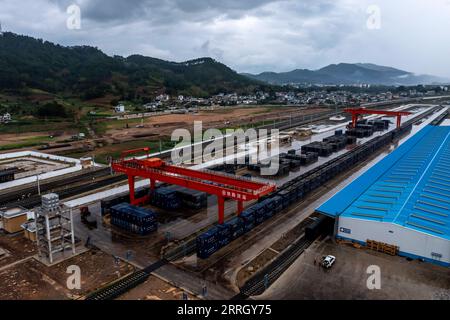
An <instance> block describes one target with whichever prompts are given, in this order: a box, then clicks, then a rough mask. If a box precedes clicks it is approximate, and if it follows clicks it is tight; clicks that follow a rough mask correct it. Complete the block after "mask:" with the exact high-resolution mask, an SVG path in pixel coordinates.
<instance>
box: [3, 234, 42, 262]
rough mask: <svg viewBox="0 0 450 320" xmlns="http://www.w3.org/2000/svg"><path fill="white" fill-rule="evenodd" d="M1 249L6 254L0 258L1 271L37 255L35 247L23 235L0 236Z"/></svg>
mask: <svg viewBox="0 0 450 320" xmlns="http://www.w3.org/2000/svg"><path fill="white" fill-rule="evenodd" d="M0 248H1V249H3V250H4V251H5V254H4V255H3V256H2V257H0V270H1V269H2V268H3V267H5V266H7V265H10V264H12V263H15V262H17V261H20V260H22V259H26V258H28V257H31V256H33V255H34V254H35V253H36V247H35V245H34V244H33V243H32V242H31V241H29V240H27V239H26V238H25V237H24V236H23V234H22V233H20V234H15V235H6V234H0Z"/></svg>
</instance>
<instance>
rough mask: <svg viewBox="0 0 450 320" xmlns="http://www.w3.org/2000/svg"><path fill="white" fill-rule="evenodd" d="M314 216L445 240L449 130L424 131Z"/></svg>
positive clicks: (449, 208) (449, 210) (449, 204)
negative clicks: (389, 225)
mask: <svg viewBox="0 0 450 320" xmlns="http://www.w3.org/2000/svg"><path fill="white" fill-rule="evenodd" d="M317 211H319V212H321V213H323V214H326V215H329V216H333V217H335V216H345V217H350V218H355V219H365V220H374V221H380V222H388V223H395V224H398V225H401V226H404V227H406V228H410V229H414V230H417V231H420V232H424V233H428V234H431V235H434V236H438V237H442V238H446V239H450V126H444V127H435V126H426V127H425V128H424V129H422V130H421V131H419V132H418V133H417V134H415V135H414V136H413V137H411V138H410V139H409V140H408V141H406V142H405V143H403V144H402V145H401V146H400V147H399V148H397V149H396V150H395V151H394V152H392V153H391V154H389V155H388V156H386V157H385V158H384V159H383V160H381V161H380V162H378V163H377V164H376V165H374V166H373V167H372V168H370V169H369V170H368V171H367V172H365V173H364V174H363V175H361V176H360V177H359V178H358V179H356V180H355V181H353V182H352V183H351V184H350V185H349V186H347V187H346V188H344V189H343V190H341V191H340V192H339V193H338V194H336V195H335V196H334V197H333V198H331V199H330V200H329V201H327V202H326V203H324V204H323V205H322V206H321V207H319V208H318V209H317Z"/></svg>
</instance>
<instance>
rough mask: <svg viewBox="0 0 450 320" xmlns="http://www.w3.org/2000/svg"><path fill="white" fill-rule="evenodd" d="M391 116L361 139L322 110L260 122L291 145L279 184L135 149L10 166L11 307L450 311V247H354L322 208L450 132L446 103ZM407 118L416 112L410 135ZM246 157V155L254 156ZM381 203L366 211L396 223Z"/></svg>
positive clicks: (2, 201)
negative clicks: (220, 302)
mask: <svg viewBox="0 0 450 320" xmlns="http://www.w3.org/2000/svg"><path fill="white" fill-rule="evenodd" d="M377 109H378V110H381V113H384V114H370V113H369V114H368V115H364V116H365V118H356V120H355V119H354V120H355V122H354V128H353V129H352V128H350V127H348V126H349V123H350V122H351V120H352V119H351V116H350V115H349V114H345V113H343V115H344V116H345V120H343V121H340V122H335V121H331V120H329V118H330V115H331V114H330V113H328V112H326V110H322V109H314V110H308V111H307V112H302V113H299V115H298V116H291V117H290V118H288V119H284V120H282V121H279V122H270V124H267V123H264V119H265V118H264V115H263V113H261V114H258V115H257V116H255V115H254V116H253V118H252V119H251V122H252V123H253V124H255V123H256V122H257V123H258V126H259V127H261V128H266V129H275V128H276V129H279V130H280V131H281V134H280V136H281V137H282V138H283V139H284V140H283V141H281V142H280V147H279V153H278V154H277V155H276V156H277V158H278V159H279V168H278V171H277V173H276V174H275V175H272V176H265V175H262V174H261V172H262V170H263V169H264V165H263V164H261V163H257V164H249V163H244V164H218V162H217V161H206V162H203V163H201V164H196V165H174V164H172V163H171V161H170V156H171V151H170V150H169V151H163V152H157V153H153V154H150V155H148V153H149V152H152V150H150V151H149V150H142V149H139V150H134V151H145V152H147V155H146V156H142V154H139V157H138V156H137V154H136V155H134V154H133V153H130V154H124V155H123V157H116V158H115V159H114V161H112V162H111V164H110V165H105V164H97V163H95V161H94V159H92V158H82V159H78V158H75V157H71V156H60V155H56V154H50V153H48V154H47V153H45V152H46V151H45V150H40V151H39V150H34V151H15V152H9V153H2V154H0V178H1V179H2V180H0V190H1V193H0V213H2V215H1V217H0V229H1V231H0V282H1V283H2V284H3V286H2V290H0V299H11V300H12V299H79V300H107V299H123V300H129V299H140V300H168V299H169V300H180V299H189V300H196V299H212V300H215V299H235V300H243V299H399V298H411V299H450V277H449V274H448V267H449V265H450V262H448V263H447V261H449V260H448V259H450V258H449V255H450V247H449V246H448V245H447V244H444V245H442V246H436V248H434V247H433V248H430V250H431V251H432V253H433V255H432V257H434V258H428V257H426V256H423V255H421V254H416V253H414V254H413V253H410V252H409V251H408V252H407V253H406V252H404V250H403V248H401V247H400V248H399V247H398V246H397V247H395V243H393V242H392V243H385V241H381V240H380V241H378V239H374V238H366V239H367V240H368V241H369V240H371V241H375V242H377V241H378V242H377V245H379V246H382V247H383V249H382V250H381V249H380V250H370V249H369V248H368V245H367V244H368V243H369V242H366V241H365V240H366V239H364V240H362V241H361V240H360V239H359V238H358V239H356V238H351V237H350V235H349V236H348V237H344V236H342V232H346V230H347V229H346V226H345V225H341V224H340V223H343V222H340V221H341V220H340V217H339V214H338V213H336V215H335V216H333V214H331V213H329V212H328V211H326V210H323V211H322V210H319V209H318V208H319V207H320V208H321V206H322V205H323V204H324V203H328V202H327V201H332V200H333V199H335V197H338V196H339V191H341V190H344V189H345V190H347V188H351V183H352V182H354V181H355V180H356V179H358V178H360V177H364V176H367V175H370V174H371V172H372V171H373V170H374V169H373V168H374V167H376V166H377V165H379V164H380V163H382V162H383V161H384V160H383V159H385V158H388V157H393V156H395V155H396V154H398V153H399V152H402V150H403V149H405V148H407V146H408V145H409V144H411V143H412V142H411V141H414V139H418V138H417V137H419V136H420V135H421V132H423V130H431V129H429V128H430V127H438V128H447V127H448V123H449V121H450V120H449V118H450V110H449V107H448V101H446V100H435V101H427V102H426V103H425V102H423V103H422V102H420V103H419V102H418V103H417V104H409V105H400V104H399V105H389V106H384V107H383V106H377ZM260 111H261V112H262V111H264V110H260ZM234 112H235V113H236V114H240V113H239V112H241V111H239V110H238V111H236V110H235V111H234ZM274 113H275V112H274V111H273V110H272V111H271V112H270V113H269V114H268V118H270V119H272V118H273V116H274ZM391 113H392V114H391ZM394 113H395V114H400V113H403V114H402V118H401V122H400V123H397V121H396V118H395V116H394V115H393V114H394ZM241 115H242V114H241ZM305 115H307V116H305ZM201 116H202V117H207V116H208V115H207V114H204V115H203V114H202V115H201ZM172 117H174V116H172ZM191 118H192V119H191V120H192V121H194V120H196V119H197V118H198V116H191ZM184 119H185V118H184ZM172 120H173V119H172ZM152 121H153V120H152ZM167 121H168V120H167ZM174 121H175V120H173V121H168V123H169V122H170V123H171V122H174ZM184 121H188V120H186V119H185V120H184ZM189 121H190V120H189ZM243 121H244V120H243ZM248 121H249V120H248V119H247V122H248ZM236 124H239V125H243V124H244V123H236ZM211 125H212V123H211ZM167 128H169V127H167ZM167 128H166V127H165V129H164V130H166V131H167V130H168V129H167ZM170 128H171V127H170ZM111 130H112V131H111V132H112V136H114V137H115V138H117V137H119V136H120V134H121V133H120V130H116V129H111ZM442 130H444V129H442ZM131 131H132V132H134V131H137V130H135V129H133V130H131ZM131 131H130V132H131ZM169 131H170V130H169ZM169 131H167V132H169ZM149 132H150V131H149ZM165 134H166V133H165ZM449 135H450V133H449ZM112 136H111V137H112ZM442 136H444V137H445V138H444V139H443V141H440V140H439V141H437V140H436V141H434V140H433V142H435V143H436V145H437V146H438V147H436V150H435V151H434V152H435V153H436V154H439V155H441V154H442V159H441V163H440V165H441V169H439V167H438V169H436V170H438V171H439V170H441V174H443V175H444V176H440V178H439V176H438V179H440V180H439V181H440V186H441V188H442V189H441V191H440V195H436V194H435V195H434V197H436V196H438V198H434V200H433V201H441V204H440V205H439V206H440V207H441V208H444V210H445V209H447V210H448V207H447V206H448V203H449V201H450V200H449V199H448V197H449V195H450V193H449V189H448V182H449V178H448V176H445V174H446V173H445V172H442V171H443V170H444V167H445V166H447V167H448V164H449V163H450V162H449V161H450V160H448V159H450V158H448V157H449V156H450V153H448V152H450V151H449V150H450V149H448V146H449V145H450V144H448V143H447V140H446V139H448V137H449V136H445V134H442V135H441V136H438V135H437V134H436V137H437V138H436V139H438V138H439V137H442ZM439 139H441V140H442V138H439ZM408 141H409V142H408ZM208 143H209V141H206V142H202V143H201V148H202V149H205V148H207V146H208ZM446 143H447V144H446ZM240 147H241V146H233V147H232V148H233V149H236V150H246V149H245V148H244V149H239V148H240ZM446 148H447V149H446ZM405 152H406V151H405ZM446 152H447V153H448V154H447V153H446ZM405 154H406V153H405ZM427 155H428V153H427ZM272 156H273V155H272ZM410 157H411V159H413V160H415V159H416V158H415V157H416V156H414V155H412V156H410ZM272 160H273V159H272ZM437 160H438V159H435V158H432V159H431V160H430V163H434V161H437ZM411 161H412V160H411ZM428 169H429V168H428V167H427V168H426V170H425V171H427V170H428ZM403 170H405V171H407V170H410V171H411V170H412V169H411V168H406V167H405V168H404V169H403ZM447 172H448V171H447ZM398 174H399V173H398ZM403 174H404V172H403ZM380 175H381V174H380ZM434 176H435V177H436V173H435V174H434ZM423 178H424V177H423V176H422V177H420V179H419V182H420V181H421V180H422V179H423ZM398 179H404V178H402V177H399V178H398ZM366 183H367V185H369V184H371V183H373V182H369V181H367V182H366ZM391 183H396V182H391ZM364 186H365V185H364V184H361V188H360V189H361V190H363V189H365V187H364ZM397 187H398V186H397ZM391 188H395V186H394V187H392V185H391ZM416 188H417V185H416V186H414V188H412V189H413V191H411V192H415V190H416ZM130 190H131V192H130ZM348 190H351V189H348ZM392 190H394V191H392ZM391 191H392V192H394V193H395V189H391ZM435 192H437V191H435ZM55 196H56V198H55ZM358 196H360V197H362V195H359V194H358V195H356V194H355V195H354V198H355V199H356V198H357V197H358ZM391 196H392V194H391V195H389V194H388V195H385V196H384V199H385V201H386V199H388V198H389V197H391ZM410 197H411V195H410V196H409V197H407V196H405V198H407V199H406V200H405V201H408V200H409V198H410ZM430 197H431V196H430V195H429V196H428V199H430ZM330 199H331V200H330ZM364 199H365V200H367V199H366V198H364ZM398 199H403V198H401V197H399V198H398ZM436 199H437V200H436ZM403 200H404V199H403ZM367 201H372V206H368V205H367V206H365V207H364V208H365V209H367V210H370V209H373V210H378V211H380V210H384V209H380V208H379V207H377V205H379V204H380V203H375V202H374V200H367ZM383 203H385V202H383ZM405 203H406V202H405ZM428 204H429V203H428ZM433 204H434V206H438V204H437V203H436V202H433ZM373 206H375V209H374V207H373ZM428 210H429V211H430V210H431V209H428ZM236 212H237V213H238V214H236ZM364 212H365V211H364ZM434 212H435V211H434ZM365 214H366V216H365V217H366V218H367V217H370V218H373V217H374V216H376V215H375V214H369V213H365ZM438 215H439V214H438ZM440 217H443V218H445V219H447V220H445V221H444V222H438V224H439V226H442V229H439V230H442V231H441V232H442V234H437V235H433V236H434V237H436V236H438V237H439V238H443V239H444V240H445V239H446V237H447V235H448V232H449V230H450V227H449V226H450V221H449V220H448V214H446V213H445V212H444V213H442V212H441V213H440ZM52 219H55V221H56V220H57V221H58V222H57V223H54V222H49V221H53V220H52ZM428 220H430V221H428ZM428 220H427V221H428V222H431V223H433V222H436V217H434V218H433V219H432V218H428ZM411 223H412V222H411ZM416 224H417V223H416ZM344 227H345V228H344ZM426 228H427V230H428V231H430V230H431V231H436V228H435V227H432V226H428V225H427V227H426ZM53 229H55V230H58V231H59V230H61V233H58V234H56V231H55V232H53ZM439 230H438V231H439ZM352 232H353V233H352V235H353V234H356V232H355V231H354V230H353V231H352ZM338 235H339V236H338ZM52 237H54V239H55V240H53V238H52ZM380 239H381V238H380ZM383 239H384V238H383ZM381 242H383V243H381ZM379 246H378V247H379ZM390 246H393V247H395V248H394V249H395V254H393V255H389V254H387V253H386V252H387V249H386V247H389V248H390ZM439 250H441V251H442V252H441V251H439ZM381 251H383V252H381ZM437 251H439V252H437ZM328 254H333V255H335V256H336V258H337V260H336V265H335V267H333V268H332V269H330V270H325V269H323V268H321V267H320V266H319V263H318V262H317V261H318V260H320V259H321V257H322V256H324V255H328ZM438 255H440V256H438ZM433 259H435V260H436V261H433ZM437 260H438V261H437ZM435 262H438V263H435ZM370 265H379V266H380V268H381V270H382V285H383V287H382V289H381V290H378V291H374V290H369V289H367V287H366V280H367V277H366V269H367V267H368V266H370ZM70 266H77V267H79V270H80V273H81V284H80V286H79V287H78V288H75V289H70V288H68V286H67V277H68V276H69V274H68V273H67V268H68V267H70ZM384 284H386V285H385V286H384Z"/></svg>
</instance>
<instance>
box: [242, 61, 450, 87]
mask: <svg viewBox="0 0 450 320" xmlns="http://www.w3.org/2000/svg"><path fill="white" fill-rule="evenodd" d="M243 75H245V76H247V77H249V78H251V79H255V80H259V81H264V82H267V83H270V84H277V85H287V84H330V85H337V84H346V85H350V84H361V83H364V84H372V85H417V84H442V83H450V80H449V79H444V78H440V77H435V76H430V75H416V74H414V73H412V72H408V71H404V70H399V69H395V68H391V67H385V66H379V65H375V64H371V63H354V64H351V63H339V64H330V65H329V66H326V67H324V68H322V69H319V70H308V69H296V70H293V71H290V72H281V73H275V72H263V73H260V74H257V75H255V74H249V73H244V74H243Z"/></svg>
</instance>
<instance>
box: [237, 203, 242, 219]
mask: <svg viewBox="0 0 450 320" xmlns="http://www.w3.org/2000/svg"><path fill="white" fill-rule="evenodd" d="M242 211H244V202H243V201H238V202H237V214H238V216H240V215H241V213H242Z"/></svg>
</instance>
